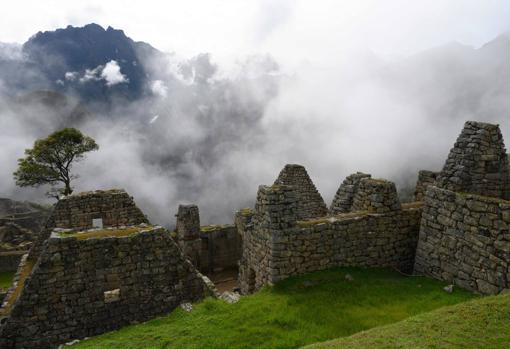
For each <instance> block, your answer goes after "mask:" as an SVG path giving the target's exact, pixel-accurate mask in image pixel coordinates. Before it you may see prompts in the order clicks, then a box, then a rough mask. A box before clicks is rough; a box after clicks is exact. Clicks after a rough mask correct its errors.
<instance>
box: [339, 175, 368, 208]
mask: <svg viewBox="0 0 510 349" xmlns="http://www.w3.org/2000/svg"><path fill="white" fill-rule="evenodd" d="M370 177H371V175H369V174H366V173H362V172H356V173H353V174H351V175H349V176H347V178H345V180H344V181H343V182H342V184H341V185H340V187H339V188H338V190H337V192H336V194H335V197H334V198H333V202H332V203H331V206H330V208H329V213H330V214H338V213H346V212H351V210H352V202H353V200H354V196H355V195H356V192H357V191H358V186H359V183H360V181H361V179H363V178H370Z"/></svg>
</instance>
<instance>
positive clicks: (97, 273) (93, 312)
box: [0, 227, 209, 349]
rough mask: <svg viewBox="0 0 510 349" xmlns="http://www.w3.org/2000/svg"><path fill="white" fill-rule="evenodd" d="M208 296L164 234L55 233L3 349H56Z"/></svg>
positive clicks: (10, 321)
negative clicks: (79, 235)
mask: <svg viewBox="0 0 510 349" xmlns="http://www.w3.org/2000/svg"><path fill="white" fill-rule="evenodd" d="M208 292H209V289H208V287H207V285H206V283H205V282H204V280H203V278H202V276H201V275H200V273H198V272H197V271H196V269H195V268H194V267H193V266H192V265H191V263H190V262H189V261H187V260H186V259H184V257H183V255H182V253H181V251H180V250H179V248H178V247H177V245H176V244H175V242H174V241H173V240H172V238H171V237H170V234H169V233H168V232H167V231H166V230H165V229H163V228H161V227H155V228H141V231H140V232H138V233H133V234H132V235H129V236H125V237H101V238H89V239H84V240H81V239H78V238H76V237H65V238H62V237H59V236H58V235H57V234H56V233H54V234H53V235H52V237H51V238H50V239H49V240H48V241H47V242H46V244H45V248H44V250H43V251H42V254H41V256H40V258H39V260H38V261H37V263H36V264H35V266H34V267H33V269H32V271H31V273H30V276H29V277H28V278H27V279H26V281H25V283H24V287H23V289H22V292H21V293H20V295H19V297H18V299H17V300H16V302H15V304H14V306H13V307H12V310H11V311H10V314H9V315H8V317H7V318H6V319H5V320H4V323H3V324H2V325H1V327H0V347H1V348H2V349H4V348H5V349H10V348H34V349H35V348H37V349H44V348H56V347H58V345H59V344H62V343H65V342H68V341H71V340H73V339H77V338H78V339H79V338H84V337H90V336H94V335H98V334H100V333H104V332H107V331H112V330H116V329H118V328H120V327H122V326H124V325H127V324H130V323H135V322H140V321H146V320H149V319H151V318H153V317H155V316H157V315H162V314H166V313H169V312H170V311H172V310H173V309H174V308H175V307H177V306H178V305H179V304H181V303H182V302H193V301H197V300H199V299H201V298H202V297H204V295H206V294H208Z"/></svg>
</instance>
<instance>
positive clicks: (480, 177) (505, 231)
mask: <svg viewBox="0 0 510 349" xmlns="http://www.w3.org/2000/svg"><path fill="white" fill-rule="evenodd" d="M478 194H481V195H478ZM482 195H483V196H482ZM507 197H508V157H507V154H506V150H505V145H504V143H503V137H502V136H501V132H500V130H499V127H498V126H497V125H491V124H484V123H479V122H473V121H468V122H466V124H465V125H464V129H463V130H462V133H461V135H460V136H459V138H458V139H457V142H456V143H455V146H454V147H453V149H452V150H451V152H450V155H449V156H448V159H447V160H446V164H445V166H444V168H443V170H442V171H441V173H440V174H439V176H438V178H437V181H436V184H435V186H434V185H429V186H428V188H427V190H426V192H425V203H424V209H423V217H422V221H421V228H420V239H419V243H418V249H417V252H416V263H415V272H417V273H423V274H425V275H429V276H432V277H434V278H437V279H440V280H446V281H449V282H452V283H454V284H456V285H459V286H461V287H463V288H466V289H469V290H473V291H477V292H480V293H482V294H495V293H498V292H500V291H502V290H504V289H508V288H510V283H509V280H510V270H509V263H510V233H509V229H510V201H506V200H503V199H501V198H507Z"/></svg>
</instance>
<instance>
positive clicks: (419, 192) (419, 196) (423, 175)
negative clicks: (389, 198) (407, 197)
mask: <svg viewBox="0 0 510 349" xmlns="http://www.w3.org/2000/svg"><path fill="white" fill-rule="evenodd" d="M438 174H439V172H433V171H427V170H421V171H419V172H418V181H417V182H416V190H415V191H414V200H415V201H423V199H424V198H425V192H426V191H427V187H428V186H429V185H435V184H436V180H437V175H438Z"/></svg>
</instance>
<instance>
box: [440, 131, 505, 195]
mask: <svg viewBox="0 0 510 349" xmlns="http://www.w3.org/2000/svg"><path fill="white" fill-rule="evenodd" d="M437 186H438V187H440V188H444V189H448V190H451V191H455V192H465V193H472V194H479V195H484V196H491V197H497V198H505V199H510V177H509V167H508V156H507V153H506V149H505V144H504V142H503V136H502V135H501V131H500V130H499V126H498V125H491V124H486V123H481V122H474V121H468V122H466V124H465V125H464V129H463V130H462V133H461V134H460V136H459V137H458V138H457V142H455V145H454V147H453V148H452V150H451V151H450V154H449V155H448V159H447V160H446V163H445V165H444V167H443V170H442V171H441V172H440V173H439V176H438V178H437Z"/></svg>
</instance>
